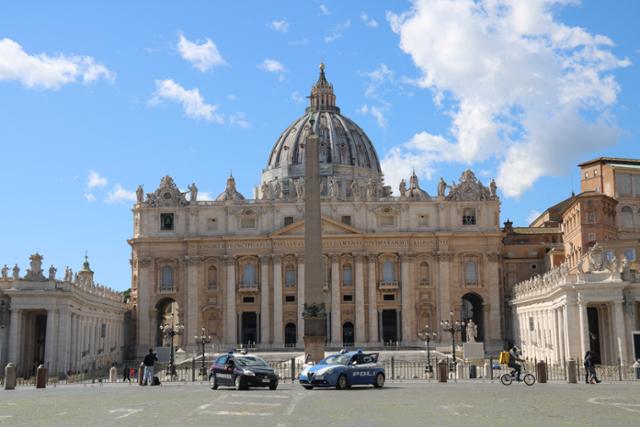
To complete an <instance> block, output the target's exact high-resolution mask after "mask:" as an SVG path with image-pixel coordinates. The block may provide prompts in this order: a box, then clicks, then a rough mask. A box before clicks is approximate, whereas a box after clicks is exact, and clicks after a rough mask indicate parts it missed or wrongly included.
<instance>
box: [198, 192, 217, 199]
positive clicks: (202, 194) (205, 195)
mask: <svg viewBox="0 0 640 427" xmlns="http://www.w3.org/2000/svg"><path fill="white" fill-rule="evenodd" d="M198 200H202V201H208V200H215V198H214V197H213V195H212V194H211V192H210V191H199V192H198Z"/></svg>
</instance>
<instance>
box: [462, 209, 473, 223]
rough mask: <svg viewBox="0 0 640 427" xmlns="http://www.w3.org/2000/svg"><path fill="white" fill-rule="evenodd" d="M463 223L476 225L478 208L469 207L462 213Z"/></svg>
mask: <svg viewBox="0 0 640 427" xmlns="http://www.w3.org/2000/svg"><path fill="white" fill-rule="evenodd" d="M462 225H476V210H475V209H471V208H467V209H465V210H464V211H463V213H462Z"/></svg>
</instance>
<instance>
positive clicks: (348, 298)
mask: <svg viewBox="0 0 640 427" xmlns="http://www.w3.org/2000/svg"><path fill="white" fill-rule="evenodd" d="M342 301H344V302H353V295H343V296H342Z"/></svg>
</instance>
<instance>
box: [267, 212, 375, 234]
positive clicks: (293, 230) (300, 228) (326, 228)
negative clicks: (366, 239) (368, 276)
mask: <svg viewBox="0 0 640 427" xmlns="http://www.w3.org/2000/svg"><path fill="white" fill-rule="evenodd" d="M321 223H322V235H323V236H331V235H341V236H344V235H345V234H346V235H354V236H356V235H362V234H364V232H363V231H362V230H359V229H357V228H355V227H352V226H350V225H347V224H343V223H341V222H338V221H336V220H333V219H331V218H327V217H325V216H323V217H322V218H321ZM272 236H273V237H277V236H304V219H302V220H300V221H296V222H294V223H293V224H289V225H287V226H286V227H282V228H281V229H280V230H277V231H275V232H273V234H272Z"/></svg>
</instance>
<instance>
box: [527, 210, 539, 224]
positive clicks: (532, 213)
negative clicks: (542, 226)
mask: <svg viewBox="0 0 640 427" xmlns="http://www.w3.org/2000/svg"><path fill="white" fill-rule="evenodd" d="M540 214H542V212H540V211H537V210H535V209H532V210H530V211H529V214H528V215H527V225H528V224H531V223H532V222H533V221H534V220H535V219H536V218H538V217H539V216H540Z"/></svg>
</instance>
